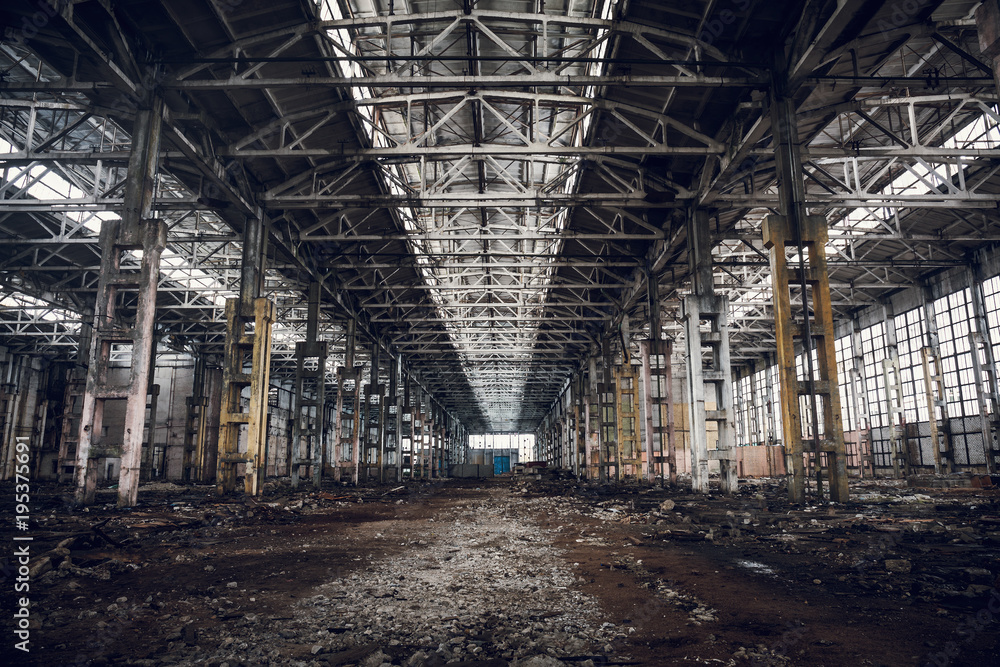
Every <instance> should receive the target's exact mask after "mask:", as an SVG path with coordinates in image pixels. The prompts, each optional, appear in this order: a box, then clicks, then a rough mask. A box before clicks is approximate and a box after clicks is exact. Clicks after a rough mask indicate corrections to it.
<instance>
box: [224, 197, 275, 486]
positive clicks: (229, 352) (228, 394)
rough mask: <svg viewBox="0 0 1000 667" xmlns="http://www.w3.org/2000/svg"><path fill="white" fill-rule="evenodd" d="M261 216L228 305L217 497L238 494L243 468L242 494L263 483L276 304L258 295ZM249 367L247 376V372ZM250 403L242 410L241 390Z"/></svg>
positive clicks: (251, 227) (250, 232) (249, 225)
mask: <svg viewBox="0 0 1000 667" xmlns="http://www.w3.org/2000/svg"><path fill="white" fill-rule="evenodd" d="M265 238H266V235H265V230H264V216H263V213H262V212H259V213H258V215H257V216H256V217H254V218H252V219H249V220H247V221H246V227H245V228H244V231H243V263H242V271H241V276H240V296H239V297H238V298H234V299H228V300H227V301H226V342H225V361H224V365H223V370H222V409H221V412H220V415H219V455H218V460H217V465H218V474H217V480H216V481H217V484H216V487H217V489H218V492H219V493H231V492H233V491H235V490H236V477H237V473H238V468H239V466H240V465H241V464H243V465H244V478H243V484H244V490H245V492H246V494H247V495H250V496H259V495H260V493H261V491H262V487H263V481H264V470H265V467H266V466H265V465H264V453H265V451H266V441H265V438H266V433H265V431H266V427H267V399H268V389H269V384H270V373H271V328H272V326H273V325H274V320H275V317H276V313H275V307H274V302H272V301H271V300H270V299H267V298H265V297H261V296H260V294H261V293H262V291H263V280H264V257H265V252H264V242H265ZM247 366H250V373H246V372H245V369H246V367H247ZM247 387H249V394H250V395H249V404H248V407H247V409H246V410H245V411H244V409H243V397H242V394H243V391H244V389H246V388H247ZM244 428H245V429H246V434H247V438H246V450H245V451H244V452H240V451H239V442H240V432H241V431H242V430H243V429H244Z"/></svg>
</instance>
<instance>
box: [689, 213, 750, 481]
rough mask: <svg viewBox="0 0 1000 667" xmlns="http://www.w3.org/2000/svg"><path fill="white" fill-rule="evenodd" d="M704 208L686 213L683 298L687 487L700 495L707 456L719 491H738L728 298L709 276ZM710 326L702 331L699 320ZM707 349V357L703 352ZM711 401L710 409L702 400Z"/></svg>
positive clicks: (709, 251)
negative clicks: (714, 464)
mask: <svg viewBox="0 0 1000 667" xmlns="http://www.w3.org/2000/svg"><path fill="white" fill-rule="evenodd" d="M709 223H710V221H709V217H708V214H707V212H705V211H701V210H696V211H692V212H691V214H690V215H689V216H688V224H687V229H688V262H689V265H690V271H691V283H692V284H691V288H692V294H691V295H690V296H687V297H685V299H684V320H685V329H684V332H685V339H686V344H687V353H688V355H687V356H688V360H687V363H688V373H687V376H688V390H689V392H690V401H689V403H688V413H689V417H690V442H691V486H692V489H693V490H695V491H697V492H699V493H708V491H709V484H708V480H709V464H708V462H709V460H718V461H719V471H720V485H721V488H722V492H723V493H733V492H734V491H736V489H737V478H736V452H735V451H734V449H733V432H734V428H733V423H732V421H733V415H734V412H735V410H734V406H733V385H732V369H731V364H730V360H729V323H728V316H729V302H728V300H727V299H726V297H724V296H717V295H716V293H715V285H714V278H713V275H712V245H711V236H710V234H709ZM702 321H705V322H707V323H708V325H709V331H708V332H704V333H703V332H702V330H701V323H702ZM706 349H707V351H708V354H707V360H706V354H705V350H706ZM707 401H711V402H712V403H713V404H714V405H713V408H712V409H711V410H709V409H708V407H707V405H706V402H707ZM709 421H712V422H715V423H716V424H717V428H718V431H717V433H718V442H717V444H716V448H715V450H712V451H709V449H708V433H707V430H706V425H707V423H708V422H709Z"/></svg>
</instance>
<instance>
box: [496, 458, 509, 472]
mask: <svg viewBox="0 0 1000 667" xmlns="http://www.w3.org/2000/svg"><path fill="white" fill-rule="evenodd" d="M505 472H510V457H509V456H494V457H493V474H494V475H502V474H504V473H505Z"/></svg>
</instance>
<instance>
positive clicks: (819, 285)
mask: <svg viewBox="0 0 1000 667" xmlns="http://www.w3.org/2000/svg"><path fill="white" fill-rule="evenodd" d="M802 222H803V227H802V228H801V230H800V232H801V233H800V237H799V239H795V238H794V237H793V234H792V230H791V229H789V225H790V221H789V220H788V219H787V218H786V217H785V216H779V215H769V216H768V217H767V218H766V219H765V221H764V244H765V246H766V247H767V248H768V249H769V250H770V253H771V280H772V284H773V290H774V317H775V337H776V338H777V344H778V367H779V368H780V371H781V420H782V421H781V424H782V430H783V436H784V438H783V439H784V445H785V457H786V468H787V471H788V475H789V479H788V495H789V500H791V501H792V502H796V503H801V502H805V460H804V452H803V446H802V441H803V438H802V421H801V415H800V413H799V396H805V397H806V399H807V400H810V401H815V400H819V399H822V414H823V421H822V423H821V424H819V425H818V426H817V428H816V429H815V432H814V433H813V436H814V440H813V442H814V447H813V451H812V453H813V454H814V459H813V464H814V465H815V467H816V472H817V486H818V488H817V496H818V497H822V490H821V486H819V485H820V484H821V483H822V477H821V474H820V473H821V472H822V471H823V470H826V471H827V477H828V479H829V487H830V499H831V500H833V501H836V502H845V501H846V500H847V498H848V488H847V455H846V449H845V446H844V426H843V420H842V415H841V409H840V388H839V386H838V384H837V363H836V350H835V347H834V337H833V315H832V307H831V304H830V283H829V277H828V273H827V268H826V242H827V227H826V218H824V217H823V216H808V217H807V218H806V219H805V220H803V221H802ZM788 246H793V247H794V246H800V247H802V248H803V249H804V251H805V253H806V254H807V255H808V266H806V267H804V270H805V273H806V281H807V282H808V284H809V286H810V287H811V289H812V295H813V307H812V311H813V317H812V318H810V321H809V322H808V323H807V324H798V323H796V322H794V319H793V316H792V309H791V295H790V288H791V286H790V284H789V279H788V277H789V271H788V264H787V260H786V255H785V249H786V247H788ZM802 260H803V262H805V261H806V258H805V255H803V256H802ZM803 316H804V317H808V313H804V314H803ZM807 326H808V327H809V329H810V330H811V339H812V340H813V341H815V343H816V358H817V364H818V375H819V377H818V379H810V378H809V377H808V368H807V371H806V372H807V378H806V381H804V382H799V379H798V377H797V375H796V359H795V338H797V337H800V336H802V332H803V330H805V329H806V327H807ZM803 338H804V337H803ZM807 356H809V355H807ZM809 365H811V363H810V364H809ZM820 427H822V430H823V437H822V438H821V437H820V434H819V432H818V431H819V428H820ZM824 457H825V459H826V464H825V465H823V458H824Z"/></svg>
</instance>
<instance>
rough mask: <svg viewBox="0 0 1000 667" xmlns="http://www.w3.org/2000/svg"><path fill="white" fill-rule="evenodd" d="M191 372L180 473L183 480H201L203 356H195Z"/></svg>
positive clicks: (205, 428)
mask: <svg viewBox="0 0 1000 667" xmlns="http://www.w3.org/2000/svg"><path fill="white" fill-rule="evenodd" d="M192 373H193V377H192V380H191V395H190V396H188V397H187V398H186V399H185V401H184V403H185V405H186V406H187V413H186V417H185V423H184V459H183V462H182V464H181V475H182V479H183V480H184V481H185V482H193V481H195V480H197V481H201V480H202V468H203V465H204V456H205V438H206V436H207V435H208V394H207V392H206V389H207V384H208V380H207V375H208V373H207V369H206V362H205V357H204V356H202V355H200V354H199V355H197V356H195V358H194V368H193V369H192Z"/></svg>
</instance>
